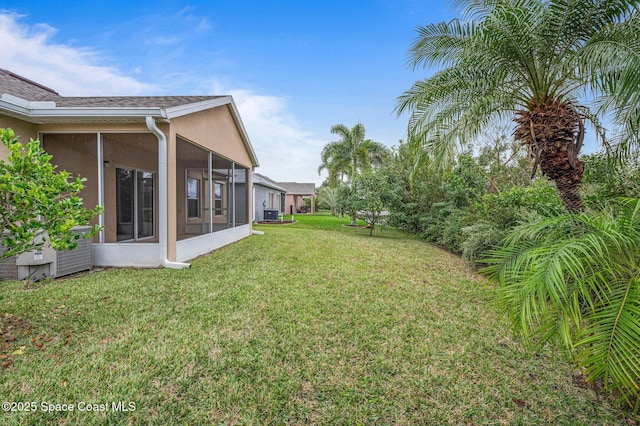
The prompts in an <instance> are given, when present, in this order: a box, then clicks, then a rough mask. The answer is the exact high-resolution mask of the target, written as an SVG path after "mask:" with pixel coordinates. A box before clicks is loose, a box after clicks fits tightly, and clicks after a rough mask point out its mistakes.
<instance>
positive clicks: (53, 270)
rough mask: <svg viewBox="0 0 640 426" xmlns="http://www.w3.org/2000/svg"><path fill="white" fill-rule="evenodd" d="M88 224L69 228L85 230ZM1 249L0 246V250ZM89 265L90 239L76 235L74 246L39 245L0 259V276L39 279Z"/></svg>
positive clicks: (90, 255) (80, 269)
mask: <svg viewBox="0 0 640 426" xmlns="http://www.w3.org/2000/svg"><path fill="white" fill-rule="evenodd" d="M90 231H91V227H89V226H84V227H77V228H74V229H73V232H75V233H79V234H84V233H89V232H90ZM2 250H4V248H3V247H2V246H0V251H2ZM92 267H93V250H92V247H91V239H85V238H82V236H81V237H80V239H79V240H78V247H77V248H75V249H74V250H68V251H56V250H53V249H52V248H49V247H43V248H42V249H41V250H38V251H30V252H26V253H22V254H20V255H18V256H11V257H9V258H7V259H4V260H2V261H1V262H0V278H2V279H4V280H11V281H15V280H24V279H27V278H33V279H41V278H45V277H62V276H65V275H69V274H74V273H76V272H81V271H87V270H90V269H91V268H92Z"/></svg>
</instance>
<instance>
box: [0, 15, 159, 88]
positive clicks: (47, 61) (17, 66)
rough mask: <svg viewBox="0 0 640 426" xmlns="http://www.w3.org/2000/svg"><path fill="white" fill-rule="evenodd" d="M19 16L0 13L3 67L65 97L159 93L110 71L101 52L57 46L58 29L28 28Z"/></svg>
mask: <svg viewBox="0 0 640 426" xmlns="http://www.w3.org/2000/svg"><path fill="white" fill-rule="evenodd" d="M21 18H23V16H20V15H18V14H15V13H8V12H0V45H1V46H2V58H1V59H0V67H2V68H4V69H8V70H10V71H12V72H15V73H16V74H20V75H22V76H24V77H27V78H29V79H31V80H35V81H37V82H38V83H41V84H43V85H45V86H48V87H50V88H52V89H54V90H56V91H57V92H58V93H60V94H61V95H64V96H92V95H138V94H142V93H148V92H150V91H153V90H155V87H154V86H152V85H149V84H145V83H142V82H139V81H137V80H135V79H133V78H131V77H128V76H126V75H123V74H122V73H120V72H119V71H118V70H116V69H114V68H111V67H109V66H108V65H106V64H105V63H104V62H106V59H102V58H100V56H99V54H98V52H95V51H93V50H91V49H89V48H76V47H70V46H65V45H61V44H55V43H53V42H52V40H51V39H52V37H53V36H54V35H55V34H56V29H55V28H53V27H51V26H49V25H47V24H37V25H32V26H26V25H23V24H21V23H20V19H21Z"/></svg>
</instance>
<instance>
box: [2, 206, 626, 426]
mask: <svg viewBox="0 0 640 426" xmlns="http://www.w3.org/2000/svg"><path fill="white" fill-rule="evenodd" d="M296 219H297V220H298V222H297V223H295V224H292V225H281V226H275V225H271V226H269V225H265V226H256V229H259V230H261V231H264V232H265V234H264V235H259V236H258V235H256V236H252V237H250V238H247V239H245V240H243V241H240V242H238V243H235V244H232V245H230V246H227V247H225V248H223V249H221V250H218V251H216V252H214V253H212V254H211V255H208V256H205V257H202V258H199V259H197V260H195V261H194V262H193V263H192V267H191V268H190V269H188V270H182V271H175V270H166V269H154V270H134V269H111V270H106V271H102V272H96V273H91V274H86V275H83V276H78V277H73V278H70V279H65V280H57V281H54V282H50V283H46V284H41V285H38V286H37V287H36V288H35V289H25V287H24V284H23V283H15V282H5V283H1V284H0V328H1V329H2V331H0V336H2V340H1V341H0V344H2V346H1V347H0V358H2V359H0V362H3V369H2V370H1V371H2V374H1V376H0V395H1V396H2V398H1V399H2V400H3V401H16V402H18V401H19V402H31V401H32V402H36V404H37V408H38V410H37V411H36V412H14V413H0V416H2V423H3V424H43V425H45V424H58V425H66V424H152V425H153V424H157V425H164V424H211V423H214V424H256V425H264V424H278V425H279V424H321V425H322V424H328V425H334V424H354V425H357V424H553V425H557V424H635V423H629V422H635V421H636V420H637V419H636V420H633V419H631V418H625V413H623V412H620V411H618V410H616V409H615V408H614V407H613V406H611V405H610V404H609V403H608V402H607V401H597V400H596V397H595V395H594V394H593V393H592V392H591V391H590V390H588V389H585V388H583V387H580V386H576V384H574V382H577V383H579V380H576V377H577V375H576V374H577V373H576V372H575V371H573V370H572V368H571V366H570V365H568V364H566V363H564V362H563V361H562V360H559V359H557V360H554V359H553V357H552V356H551V354H550V353H539V354H535V355H529V354H527V353H525V352H524V351H523V349H522V347H521V345H520V344H519V343H518V342H517V341H515V340H514V339H513V338H512V337H511V336H510V334H509V332H508V331H507V329H506V328H505V320H504V319H502V318H500V317H499V316H497V314H496V313H495V312H496V311H495V309H494V308H493V306H492V304H491V288H490V287H489V286H488V285H487V283H486V282H484V281H483V280H482V279H481V278H479V277H478V276H476V275H475V274H474V273H473V272H472V271H471V270H470V269H469V268H468V267H467V266H466V265H465V264H464V263H463V262H462V261H461V260H460V259H459V258H457V257H455V256H452V255H450V254H448V253H445V252H443V251H441V250H439V249H437V248H434V247H433V246H430V245H428V244H426V243H424V242H422V241H420V240H417V239H415V238H412V237H410V236H408V235H406V234H404V233H401V232H398V231H395V230H392V229H387V230H383V231H378V233H377V235H376V236H374V237H373V238H370V237H368V236H367V234H368V230H366V229H360V228H349V227H343V226H342V224H343V223H347V222H348V219H345V220H340V219H337V218H334V217H330V216H326V215H325V216H322V215H314V216H312V215H304V216H303V215H296ZM43 402H45V403H51V404H74V408H75V410H74V411H53V412H45V411H43V409H42V408H48V407H49V406H46V405H45V406H44V407H43V406H42V403H43ZM112 402H122V403H124V406H125V407H127V408H133V406H129V405H128V403H133V405H135V410H130V411H126V412H124V411H115V410H114V409H113V408H115V407H112V405H111V403H112ZM80 403H83V404H96V406H95V408H98V409H100V408H103V407H107V408H108V410H107V411H92V412H87V411H79V408H80ZM97 404H105V406H100V405H97ZM85 407H86V406H83V408H85ZM92 408H94V407H92ZM627 416H628V414H627Z"/></svg>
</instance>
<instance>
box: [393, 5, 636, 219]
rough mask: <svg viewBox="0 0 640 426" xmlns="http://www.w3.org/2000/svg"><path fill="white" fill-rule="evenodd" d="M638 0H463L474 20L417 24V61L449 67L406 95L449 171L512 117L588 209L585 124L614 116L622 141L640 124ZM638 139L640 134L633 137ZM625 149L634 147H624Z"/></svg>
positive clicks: (540, 162)
mask: <svg viewBox="0 0 640 426" xmlns="http://www.w3.org/2000/svg"><path fill="white" fill-rule="evenodd" d="M639 3H640V2H639V1H638V0H456V1H455V4H456V5H458V6H459V8H460V12H461V13H462V15H463V18H464V19H467V20H466V21H461V20H458V19H455V20H452V21H451V22H448V23H445V22H441V23H436V24H430V25H427V26H424V27H420V28H418V33H419V36H418V37H417V39H416V40H415V42H414V43H413V44H412V46H411V48H410V51H409V57H410V61H409V62H410V64H411V65H412V66H413V67H414V69H415V68H417V67H419V66H424V67H430V66H440V67H442V69H441V70H440V71H438V72H436V73H435V74H434V75H433V76H432V77H430V78H428V79H426V80H422V81H418V82H416V83H415V84H414V85H413V86H412V87H411V89H409V90H408V91H406V92H405V93H404V94H403V95H402V96H400V97H399V99H398V104H397V106H396V111H397V113H398V114H402V113H403V112H409V113H410V119H409V134H410V136H412V139H413V140H418V141H419V143H420V144H421V145H422V146H423V147H424V148H425V149H426V151H427V152H428V153H429V155H430V156H431V157H432V159H433V161H432V163H434V164H436V165H438V166H440V167H446V166H447V165H448V164H449V162H450V161H451V160H452V158H453V156H454V153H455V149H456V147H457V146H459V145H461V144H464V143H465V142H467V141H470V140H471V139H473V138H474V137H476V136H477V135H478V134H479V133H480V132H481V131H482V129H483V128H485V127H486V126H487V124H489V123H492V122H494V121H496V120H503V119H505V118H512V119H514V121H515V132H514V136H515V138H516V140H518V141H521V142H522V143H524V144H526V145H528V147H529V152H530V154H531V156H532V158H533V159H534V166H533V173H535V171H536V169H537V168H538V167H539V168H540V169H541V171H542V173H543V174H544V175H546V176H547V177H549V178H550V179H552V180H553V181H555V183H556V187H557V189H558V191H559V193H560V196H561V198H562V200H563V202H564V205H565V207H566V209H567V210H568V211H569V212H578V211H581V210H582V209H583V203H582V198H581V196H580V194H579V192H578V189H579V186H580V183H581V181H582V175H583V164H582V162H581V161H580V159H579V158H578V154H579V153H580V150H581V147H582V143H583V140H584V136H585V121H589V122H591V123H593V124H594V125H595V128H596V129H599V130H598V133H599V134H600V136H603V135H604V133H603V130H602V126H601V122H600V120H601V119H602V118H603V117H605V116H607V114H609V116H610V118H611V120H612V123H613V124H615V125H617V126H620V128H621V130H622V132H621V133H620V134H621V135H622V136H621V139H620V140H619V142H621V145H625V144H627V143H628V142H629V141H631V142H637V132H638V129H639V128H640V112H639V109H638V108H637V105H638V104H640V91H638V90H637V88H638V87H639V86H640V55H639V54H638V52H639V51H640V25H639V16H638V12H637V10H636V7H637V6H638V5H639ZM634 138H635V139H634ZM625 146H626V145H625Z"/></svg>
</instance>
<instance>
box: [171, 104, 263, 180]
mask: <svg viewBox="0 0 640 426" xmlns="http://www.w3.org/2000/svg"><path fill="white" fill-rule="evenodd" d="M177 136H182V137H183V138H184V139H186V140H188V141H191V142H194V143H196V144H198V145H200V146H202V147H204V148H207V149H209V150H211V151H213V152H216V153H217V154H219V155H221V156H223V157H226V158H228V159H230V160H233V161H235V162H236V163H239V164H242V165H243V166H245V167H248V168H251V167H252V164H251V158H250V157H249V153H248V152H247V149H246V147H245V145H244V142H243V141H242V137H241V136H240V132H239V131H238V127H237V126H236V122H235V120H234V119H233V116H232V115H231V112H230V111H229V107H227V106H226V105H225V106H221V107H218V108H214V109H210V110H206V111H202V112H199V113H196V114H190V115H186V116H183V117H178V118H174V119H172V120H171V126H170V138H171V140H173V141H175V139H176V137H177Z"/></svg>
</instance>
